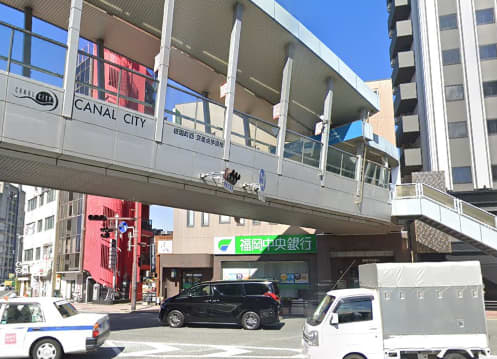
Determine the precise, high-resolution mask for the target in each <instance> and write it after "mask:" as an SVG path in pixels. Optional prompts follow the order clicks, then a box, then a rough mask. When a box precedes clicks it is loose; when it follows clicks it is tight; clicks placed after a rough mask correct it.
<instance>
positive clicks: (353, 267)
mask: <svg viewBox="0 0 497 359" xmlns="http://www.w3.org/2000/svg"><path fill="white" fill-rule="evenodd" d="M361 254H362V255H361V256H353V255H352V253H350V255H346V256H342V257H338V256H336V254H335V255H332V258H331V278H332V283H333V286H334V287H335V289H345V288H358V287H359V265H361V264H366V263H386V262H393V261H394V260H395V259H394V256H393V253H392V252H389V251H386V252H381V253H378V252H372V253H367V252H366V253H365V252H361Z"/></svg>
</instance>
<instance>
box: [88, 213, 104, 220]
mask: <svg viewBox="0 0 497 359" xmlns="http://www.w3.org/2000/svg"><path fill="white" fill-rule="evenodd" d="M88 220H89V221H106V220H107V216H104V215H101V214H89V215H88Z"/></svg>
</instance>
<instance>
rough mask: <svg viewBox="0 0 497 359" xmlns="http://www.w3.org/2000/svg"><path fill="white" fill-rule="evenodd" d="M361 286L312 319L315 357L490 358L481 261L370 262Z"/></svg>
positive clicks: (309, 335) (307, 343)
mask: <svg viewBox="0 0 497 359" xmlns="http://www.w3.org/2000/svg"><path fill="white" fill-rule="evenodd" d="M359 284H360V288H355V289H341V290H332V291H330V292H328V293H327V295H326V296H325V297H324V298H323V300H322V301H321V303H320V304H319V306H318V308H317V309H316V311H315V312H314V314H313V315H312V316H311V317H310V318H308V319H307V322H306V324H305V326H304V330H303V345H304V354H305V355H306V356H307V357H308V358H311V359H324V358H326V359H380V358H381V359H387V358H388V359H401V358H402V359H404V358H406V359H411V358H412V359H421V358H423V359H427V358H428V356H430V357H431V358H434V359H435V357H437V358H443V359H470V358H490V350H489V344H488V336H487V322H486V317H485V308H484V301H483V283H482V276H481V269H480V263H479V262H476V261H470V262H444V263H382V264H365V265H361V266H359Z"/></svg>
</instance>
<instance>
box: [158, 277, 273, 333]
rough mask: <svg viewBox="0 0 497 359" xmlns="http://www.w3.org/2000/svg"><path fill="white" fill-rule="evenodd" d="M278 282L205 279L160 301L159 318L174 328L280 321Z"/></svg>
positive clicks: (252, 327)
mask: <svg viewBox="0 0 497 359" xmlns="http://www.w3.org/2000/svg"><path fill="white" fill-rule="evenodd" d="M279 309H280V298H279V289H278V285H277V283H276V282H272V281H267V280H250V281H217V282H204V283H200V284H198V285H196V286H193V287H191V288H190V289H187V290H184V291H183V292H181V293H180V294H178V295H175V296H174V297H171V298H168V299H166V300H165V301H164V302H163V303H162V304H161V309H160V313H159V319H160V321H161V323H163V324H166V325H169V326H170V327H172V328H179V327H181V326H183V324H185V323H218V324H240V325H241V326H242V327H243V328H245V329H248V330H255V329H258V328H260V327H261V325H271V324H276V323H278V322H279Z"/></svg>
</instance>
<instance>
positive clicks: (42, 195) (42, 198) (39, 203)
mask: <svg viewBox="0 0 497 359" xmlns="http://www.w3.org/2000/svg"><path fill="white" fill-rule="evenodd" d="M44 199H45V193H42V194H40V196H39V197H38V206H39V207H41V206H43V202H44Z"/></svg>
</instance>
